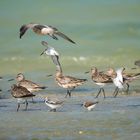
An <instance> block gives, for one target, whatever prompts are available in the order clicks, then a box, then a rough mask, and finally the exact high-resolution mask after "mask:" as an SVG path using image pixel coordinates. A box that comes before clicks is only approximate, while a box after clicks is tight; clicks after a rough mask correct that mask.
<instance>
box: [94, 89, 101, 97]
mask: <svg viewBox="0 0 140 140" xmlns="http://www.w3.org/2000/svg"><path fill="white" fill-rule="evenodd" d="M100 93H101V88H100V89H99V92H98V94H97V95H96V96H95V98H98V96H99V94H100Z"/></svg>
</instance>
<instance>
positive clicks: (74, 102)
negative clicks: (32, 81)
mask: <svg viewBox="0 0 140 140" xmlns="http://www.w3.org/2000/svg"><path fill="white" fill-rule="evenodd" d="M85 98H86V99H90V100H91V99H93V96H91V95H87V96H86V97H85V96H77V95H75V96H74V97H72V98H71V99H65V103H64V105H63V106H62V107H61V108H59V109H58V110H57V112H49V111H48V109H49V108H48V107H47V106H46V105H45V103H44V102H38V103H35V104H32V103H29V108H28V111H24V110H23V109H24V105H22V106H21V109H20V110H19V112H18V113H17V112H16V101H15V100H14V99H6V100H5V99H2V100H1V103H0V105H1V107H0V110H1V117H0V122H1V125H0V130H1V136H0V137H1V139H20V138H22V139H56V140H59V139H83V140H84V139H91V140H92V139H97V140H102V139H104V140H109V139H110V140H111V139H116V140H125V139H127V140H131V139H133V138H134V139H136V140H138V139H139V137H140V133H139V131H140V117H139V116H140V103H139V100H140V97H139V96H129V97H128V96H121V97H120V96H119V97H118V98H116V99H115V98H112V97H108V98H106V99H105V100H103V99H102V98H99V104H98V105H97V106H96V107H95V109H94V110H93V111H91V112H88V111H87V110H86V109H84V108H83V107H81V105H80V104H81V103H82V102H83V101H84V100H85ZM35 100H36V101H41V100H39V99H37V98H35Z"/></svg>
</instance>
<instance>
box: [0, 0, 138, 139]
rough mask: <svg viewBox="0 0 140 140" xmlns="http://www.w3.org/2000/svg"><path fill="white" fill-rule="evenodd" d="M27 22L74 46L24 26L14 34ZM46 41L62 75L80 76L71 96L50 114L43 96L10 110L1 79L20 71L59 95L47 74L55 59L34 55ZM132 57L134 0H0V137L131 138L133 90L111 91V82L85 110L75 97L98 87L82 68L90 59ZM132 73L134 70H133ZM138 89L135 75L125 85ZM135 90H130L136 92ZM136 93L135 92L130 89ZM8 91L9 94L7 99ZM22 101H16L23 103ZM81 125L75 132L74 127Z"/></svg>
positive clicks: (128, 60) (105, 63)
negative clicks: (55, 54) (54, 30)
mask: <svg viewBox="0 0 140 140" xmlns="http://www.w3.org/2000/svg"><path fill="white" fill-rule="evenodd" d="M30 22H35V23H40V24H46V25H52V26H54V27H56V28H58V29H59V30H60V31H62V32H63V33H65V34H66V35H67V36H69V37H70V38H71V39H72V40H74V41H75V42H76V43H77V45H74V44H72V43H69V42H67V41H65V40H64V39H61V38H59V40H58V41H56V40H53V39H52V38H50V37H48V36H38V35H36V34H34V33H33V32H32V31H31V30H30V31H27V33H26V34H25V35H24V36H23V38H22V39H19V28H20V27H21V25H23V24H26V23H30ZM42 40H46V41H47V42H48V43H49V44H50V45H51V46H53V47H54V48H55V49H56V50H57V51H58V52H59V53H60V62H61V64H62V67H63V72H64V73H65V74H68V75H71V76H76V77H80V78H87V79H88V82H87V83H86V84H84V85H82V86H80V87H79V88H77V89H76V90H75V91H74V93H73V94H72V95H73V97H72V99H67V100H66V103H65V106H64V107H62V108H61V109H60V110H58V112H56V113H50V112H47V110H48V108H47V107H46V106H45V104H44V103H42V102H41V103H36V104H35V105H34V104H30V107H29V111H27V112H25V111H23V108H21V110H20V111H19V112H18V113H16V112H15V110H16V100H15V99H13V98H12V99H11V95H10V93H9V92H7V90H8V89H10V86H11V84H13V83H14V82H15V81H13V82H10V83H8V82H7V80H8V79H9V78H13V77H15V76H16V74H17V73H19V72H22V73H24V74H25V76H26V77H27V79H30V80H33V81H35V82H37V83H40V84H42V85H47V86H48V87H49V88H48V89H46V90H45V91H42V92H41V94H43V95H48V94H49V95H54V96H57V97H60V98H61V97H62V98H63V97H64V95H65V90H64V89H62V88H60V87H58V86H57V85H56V83H55V82H54V78H53V77H50V78H47V77H46V75H47V74H54V73H55V66H54V65H53V63H52V61H51V60H50V58H49V57H47V56H40V53H41V52H42V51H43V50H44V49H45V47H44V46H42V45H41V43H40V42H41V41H42ZM138 59H140V1H139V0H70V1H68V0H59V1H57V0H12V1H10V0H1V1H0V65H1V68H0V76H3V77H4V79H3V80H0V89H2V90H3V91H2V92H1V93H0V98H5V99H1V100H0V114H1V117H0V132H1V135H0V139H11V140H15V139H21V138H23V139H32V140H33V139H34V140H37V139H44V140H47V139H58V140H60V139H61V140H62V139H70V140H75V139H76V140H78V139H91V140H93V139H95V140H96V139H97V140H112V139H116V140H118V139H119V140H125V139H127V140H132V139H135V140H138V139H139V137H140V134H139V132H140V124H139V122H140V117H139V116H140V114H139V112H140V111H139V110H140V108H139V96H133V95H132V96H130V97H128V96H124V97H122V96H120V97H119V98H117V99H116V100H115V99H113V98H112V92H113V90H114V86H113V85H112V86H110V87H106V89H105V90H106V92H107V96H109V98H107V99H106V100H103V99H102V98H100V99H99V100H101V101H100V102H101V103H100V104H99V105H98V106H97V109H96V108H95V110H94V111H93V112H87V111H86V110H85V109H83V108H81V107H79V106H78V105H77V104H78V103H82V102H83V101H85V100H86V99H89V100H94V98H93V95H94V94H96V93H97V90H98V87H97V86H96V85H94V84H93V83H92V82H91V80H90V76H89V75H84V74H83V73H84V72H85V71H87V70H89V69H90V67H91V66H93V65H94V66H97V67H98V68H100V69H103V70H105V69H107V68H108V67H110V66H111V67H115V68H118V67H120V66H124V67H126V68H127V70H128V71H129V70H130V69H131V68H132V67H134V61H135V60H138ZM134 71H136V72H139V69H137V70H134ZM136 91H138V92H139V80H137V81H135V82H133V83H132V84H131V88H130V92H132V93H135V92H136ZM136 93H137V92H136ZM137 94H138V93H137ZM7 98H9V99H7ZM23 106H24V105H23ZM80 131H82V134H80Z"/></svg>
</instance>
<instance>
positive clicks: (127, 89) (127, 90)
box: [126, 83, 130, 94]
mask: <svg viewBox="0 0 140 140" xmlns="http://www.w3.org/2000/svg"><path fill="white" fill-rule="evenodd" d="M126 85H127V88H126V93H127V94H128V92H129V87H130V86H129V84H128V83H126Z"/></svg>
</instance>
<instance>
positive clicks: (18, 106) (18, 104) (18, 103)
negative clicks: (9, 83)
mask: <svg viewBox="0 0 140 140" xmlns="http://www.w3.org/2000/svg"><path fill="white" fill-rule="evenodd" d="M19 108H20V103H18V106H17V112H18V110H19Z"/></svg>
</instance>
